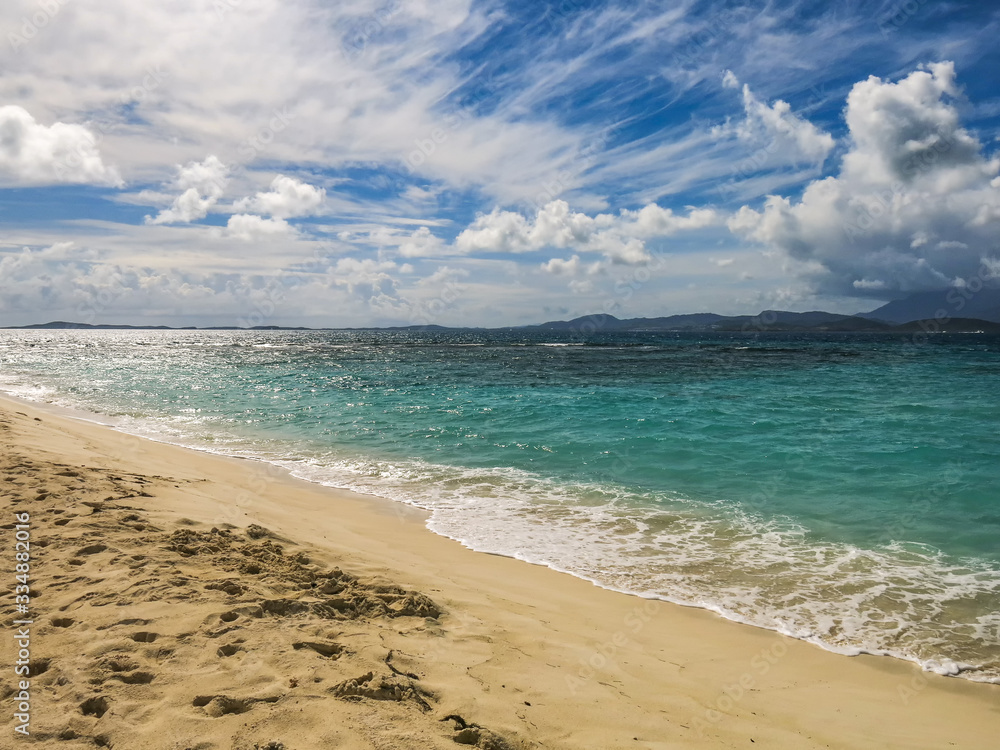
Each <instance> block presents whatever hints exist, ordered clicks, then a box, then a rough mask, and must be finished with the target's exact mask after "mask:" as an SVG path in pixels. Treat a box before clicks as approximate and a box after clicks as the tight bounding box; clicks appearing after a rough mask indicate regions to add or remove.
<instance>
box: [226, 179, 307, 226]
mask: <svg viewBox="0 0 1000 750" xmlns="http://www.w3.org/2000/svg"><path fill="white" fill-rule="evenodd" d="M324 200H326V190H325V189H323V188H316V187H313V186H312V185H310V184H308V183H306V182H303V181H302V180H297V179H295V178H294V177H286V176H285V175H278V176H277V177H275V178H274V180H273V181H272V182H271V189H270V190H269V191H268V192H266V193H257V194H256V195H253V196H250V197H247V198H242V199H241V200H238V201H236V203H234V204H233V208H234V209H236V210H237V211H240V212H244V213H255V214H268V215H270V216H273V217H275V218H276V219H290V218H293V217H295V216H308V215H310V214H312V213H315V211H316V209H317V208H319V206H321V205H322V204H323V201H324Z"/></svg>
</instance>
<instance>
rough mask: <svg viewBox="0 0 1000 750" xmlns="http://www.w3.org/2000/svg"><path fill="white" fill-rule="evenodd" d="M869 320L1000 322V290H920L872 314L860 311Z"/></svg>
mask: <svg viewBox="0 0 1000 750" xmlns="http://www.w3.org/2000/svg"><path fill="white" fill-rule="evenodd" d="M858 317H861V318H868V319H869V320H884V321H885V322H887V323H907V322H909V321H911V320H929V319H933V318H938V319H940V318H942V317H949V318H958V317H961V318H976V319H978V320H988V321H990V322H991V323H1000V289H979V290H978V291H976V292H973V291H972V290H969V289H949V290H948V291H946V292H917V293H915V294H911V295H910V296H909V297H907V298H906V299H898V300H893V301H892V302H889V303H888V304H885V305H882V307H880V308H878V309H877V310H872V311H871V312H869V313H858Z"/></svg>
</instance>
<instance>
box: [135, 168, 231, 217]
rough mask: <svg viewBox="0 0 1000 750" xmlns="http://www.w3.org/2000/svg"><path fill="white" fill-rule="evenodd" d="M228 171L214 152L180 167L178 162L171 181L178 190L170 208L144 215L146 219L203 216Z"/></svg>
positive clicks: (219, 194) (221, 190) (218, 195)
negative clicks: (200, 159)
mask: <svg viewBox="0 0 1000 750" xmlns="http://www.w3.org/2000/svg"><path fill="white" fill-rule="evenodd" d="M228 174H229V167H227V166H226V165H225V164H223V163H222V162H221V161H220V160H219V158H218V157H216V156H209V157H208V158H207V159H205V160H204V161H201V162H196V161H193V162H190V163H189V164H188V165H187V166H184V167H181V166H178V167H177V177H176V178H175V179H174V181H173V183H172V185H173V187H174V188H176V189H177V190H180V191H181V194H180V195H178V196H177V197H176V198H174V202H173V204H171V206H170V208H165V209H163V210H162V211H160V213H158V214H157V215H156V216H155V217H152V218H151V217H149V216H147V217H146V223H147V224H173V223H178V222H183V223H190V222H192V221H197V220H198V219H204V218H205V217H206V216H207V215H208V212H209V210H211V209H212V207H213V206H215V204H216V203H218V202H219V199H220V198H221V197H222V194H223V193H224V192H225V189H226V184H227V183H228V181H229V180H228Z"/></svg>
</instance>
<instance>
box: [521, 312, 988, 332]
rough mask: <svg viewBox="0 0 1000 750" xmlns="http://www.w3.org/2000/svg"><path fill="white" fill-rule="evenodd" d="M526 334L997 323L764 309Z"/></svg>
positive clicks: (563, 323)
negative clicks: (889, 319)
mask: <svg viewBox="0 0 1000 750" xmlns="http://www.w3.org/2000/svg"><path fill="white" fill-rule="evenodd" d="M523 328H524V329H526V330H540V331H566V332H573V333H584V334H586V333H596V332H598V331H618V332H624V331H632V332H639V331H691V332H702V331H723V332H725V331H731V332H743V333H755V332H765V331H802V332H806V331H816V332H824V331H839V332H852V331H853V332H870V333H879V332H884V333H908V332H911V331H928V332H938V331H941V332H952V333H968V332H980V331H982V332H984V333H1000V322H993V321H988V320H978V319H972V318H951V319H948V320H939V319H934V318H933V317H932V318H929V319H917V320H907V321H906V322H905V323H889V322H886V321H883V320H875V319H873V318H869V317H867V316H866V317H861V316H859V315H837V314H835V313H828V312H821V311H818V310H817V311H814V312H805V313H794V312H785V311H782V310H765V311H764V312H762V313H760V315H730V316H727V315H716V314H715V313H695V314H692V315H670V316H668V317H665V318H630V319H627V320H621V319H619V318H616V317H614V316H613V315H584V316H583V317H581V318H574V319H573V320H555V321H550V322H548V323H542V324H541V325H537V326H524V327H523Z"/></svg>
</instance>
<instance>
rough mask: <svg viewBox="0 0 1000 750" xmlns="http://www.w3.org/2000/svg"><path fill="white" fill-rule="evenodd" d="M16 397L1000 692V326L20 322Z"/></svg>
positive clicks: (10, 382)
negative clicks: (813, 328)
mask: <svg viewBox="0 0 1000 750" xmlns="http://www.w3.org/2000/svg"><path fill="white" fill-rule="evenodd" d="M0 390H3V391H5V392H8V393H10V394H13V395H16V396H19V397H22V398H26V399H31V400H34V401H39V402H48V403H52V404H58V405H61V406H65V407H71V408H74V409H77V410H82V411H84V412H89V413H91V415H92V416H93V418H95V419H98V420H99V421H104V422H106V423H110V424H112V425H113V426H115V427H116V428H117V429H120V430H123V431H126V432H129V433H134V434H138V435H143V436H147V437H152V438H155V439H158V440H162V441H167V442H171V443H177V444H180V445H186V446H190V447H193V448H198V449H201V450H207V451H213V452H217V453H222V454H227V455H234V456H242V457H247V458H254V459H258V460H260V461H265V462H268V463H269V464H274V465H277V466H281V467H284V468H287V469H289V470H291V471H292V473H293V474H295V475H296V476H298V477H301V478H303V479H307V480H309V481H313V482H318V483H321V484H325V485H329V486H334V487H342V488H348V489H352V490H357V491H360V492H365V493H370V494H374V495H379V496H382V497H385V498H388V499H390V500H392V501H396V502H400V503H406V504H410V505H414V506H418V507H420V508H424V509H426V510H427V511H429V512H430V520H429V522H428V526H429V528H430V529H431V530H433V531H434V532H436V533H438V534H442V535H445V536H448V537H451V538H453V539H456V540H459V541H461V542H462V543H463V544H465V545H467V546H469V547H471V548H473V549H476V550H481V551H484V552H491V553H497V554H502V555H509V556H512V557H517V558H520V559H523V560H527V561H530V562H533V563H538V564H543V565H547V566H550V567H552V568H555V569H557V570H561V571H566V572H568V573H571V574H573V575H576V576H579V577H581V578H585V579H587V580H590V581H593V582H594V583H595V584H597V585H599V586H603V587H606V588H610V589H615V590H618V591H623V592H628V593H632V594H635V595H638V596H643V597H654V598H660V599H665V600H669V601H672V602H677V603H680V604H684V605H689V606H695V607H703V608H706V609H710V610H713V611H715V612H717V613H719V614H720V615H722V616H724V617H726V618H729V619H731V620H735V621H738V622H743V623H749V624H753V625H756V626H759V627H763V628H770V629H773V630H776V631H779V632H781V633H785V634H788V635H790V636H794V637H796V638H801V639H804V640H807V641H811V642H813V643H816V644H818V645H820V646H822V647H824V648H826V649H829V650H831V651H836V652H839V653H843V654H858V653H871V654H883V655H888V656H894V657H898V658H902V659H907V660H911V661H913V662H916V663H919V664H920V665H922V666H923V667H924V669H927V670H929V671H934V672H938V673H941V674H948V675H955V676H959V677H963V678H967V679H971V680H977V681H984V682H996V683H1000V430H998V427H1000V338H997V337H990V336H984V335H936V336H923V335H920V336H912V337H901V336H888V335H856V334H855V335H848V334H815V333H812V334H793V333H732V334H724V333H713V334H694V333H691V334H681V333H676V334H675V333H628V334H621V333H613V334H612V333H601V332H600V331H597V332H593V333H590V334H588V335H585V336H584V335H577V334H573V333H569V332H566V333H552V332H535V331H518V330H513V331H475V330H469V331H442V332H428V333H423V332H414V331H93V330H88V331H54V330H31V331H18V330H6V331H0ZM256 465H258V466H259V465H261V464H256ZM260 474H261V476H262V477H265V478H266V476H267V473H266V472H260ZM331 512H332V511H331ZM331 522H335V519H334V518H331Z"/></svg>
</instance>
